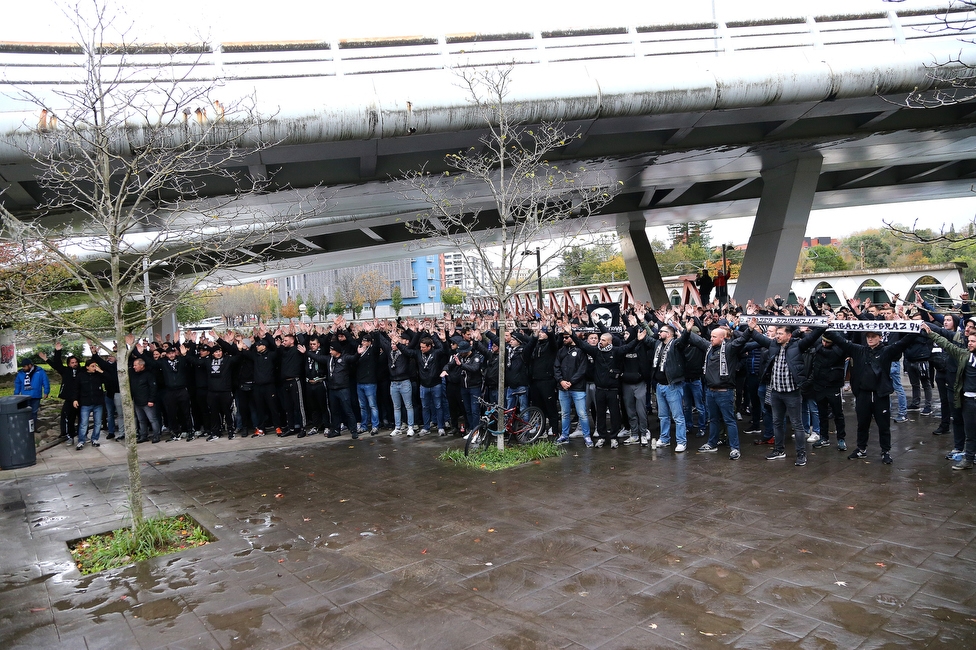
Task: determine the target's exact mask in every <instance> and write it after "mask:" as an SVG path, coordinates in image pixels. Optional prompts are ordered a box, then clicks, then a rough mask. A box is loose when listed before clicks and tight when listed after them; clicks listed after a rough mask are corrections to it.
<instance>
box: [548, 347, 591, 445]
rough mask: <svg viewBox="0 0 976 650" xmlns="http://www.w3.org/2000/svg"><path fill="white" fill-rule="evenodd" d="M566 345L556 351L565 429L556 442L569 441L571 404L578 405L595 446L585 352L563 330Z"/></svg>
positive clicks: (582, 426) (584, 428)
mask: <svg viewBox="0 0 976 650" xmlns="http://www.w3.org/2000/svg"><path fill="white" fill-rule="evenodd" d="M562 337H563V345H562V347H561V348H559V351H558V352H557V353H556V363H555V366H554V367H553V374H554V375H555V377H556V382H557V385H558V386H559V409H560V411H562V432H561V434H560V436H559V439H558V440H556V444H560V445H565V444H568V443H569V423H570V416H571V412H570V409H571V408H575V409H576V417H578V418H579V425H580V429H582V431H583V438H584V440H586V446H587V447H592V446H593V439H592V438H591V437H590V418H589V415H588V414H587V410H586V367H587V363H588V362H587V360H586V355H585V354H583V352H582V351H580V349H579V348H578V347H577V346H576V343H574V342H573V336H572V334H569V333H567V332H563V335H562Z"/></svg>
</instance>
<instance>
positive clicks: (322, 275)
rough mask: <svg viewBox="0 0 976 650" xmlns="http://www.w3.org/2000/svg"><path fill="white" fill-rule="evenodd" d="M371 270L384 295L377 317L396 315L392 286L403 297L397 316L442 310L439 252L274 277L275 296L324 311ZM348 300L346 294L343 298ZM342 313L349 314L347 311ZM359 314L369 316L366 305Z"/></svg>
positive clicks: (347, 292)
mask: <svg viewBox="0 0 976 650" xmlns="http://www.w3.org/2000/svg"><path fill="white" fill-rule="evenodd" d="M371 271H375V272H376V274H377V275H378V276H379V278H381V279H382V280H383V281H385V287H384V290H383V291H382V295H383V296H384V298H383V299H382V300H380V302H379V304H378V305H377V308H376V316H377V318H392V317H394V316H395V315H396V314H394V312H393V309H392V307H391V306H390V296H391V294H392V292H393V287H395V286H399V287H400V295H401V297H402V299H403V308H402V309H401V310H400V315H401V316H424V315H439V314H440V313H442V312H443V305H442V304H441V286H442V277H443V276H442V274H441V271H442V262H441V260H440V256H439V255H425V256H422V257H415V258H412V259H404V260H397V261H394V262H376V263H373V264H364V265H362V266H354V267H348V268H343V269H330V270H328V271H314V272H311V273H302V274H299V275H289V276H285V277H283V278H279V279H278V297H279V298H280V299H281V302H282V304H284V303H287V302H288V300H289V299H296V298H300V299H301V301H302V302H305V303H306V304H308V303H311V304H312V305H314V306H315V311H316V312H317V313H320V314H321V313H325V312H326V311H328V310H330V309H331V307H332V304H333V303H334V301H335V298H336V296H337V294H340V295H343V296H351V295H353V293H354V292H355V291H356V290H357V288H358V287H360V285H361V283H362V282H363V281H364V279H365V278H368V277H369V276H372V275H373V274H372V273H370V272H371ZM360 293H362V291H361V290H360ZM348 301H349V299H348V297H347V298H346V302H348ZM346 313H347V315H350V314H351V312H350V311H347V312H346ZM363 315H364V316H366V317H369V316H371V312H370V310H369V308H368V307H366V308H365V309H364V311H363Z"/></svg>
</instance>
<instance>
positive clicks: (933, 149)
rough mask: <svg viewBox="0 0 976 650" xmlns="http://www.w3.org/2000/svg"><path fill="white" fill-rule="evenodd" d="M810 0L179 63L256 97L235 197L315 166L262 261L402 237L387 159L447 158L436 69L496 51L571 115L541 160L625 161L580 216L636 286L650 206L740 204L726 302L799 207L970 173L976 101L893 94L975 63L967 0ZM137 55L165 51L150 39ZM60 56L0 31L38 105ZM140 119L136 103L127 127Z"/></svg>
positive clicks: (787, 236) (793, 226) (283, 200)
mask: <svg viewBox="0 0 976 650" xmlns="http://www.w3.org/2000/svg"><path fill="white" fill-rule="evenodd" d="M730 4H732V3H730ZM817 4H818V3H810V4H809V6H808V7H807V9H806V10H803V11H798V10H796V9H795V7H796V6H797V5H789V6H788V7H784V8H783V9H782V10H781V12H780V13H779V14H778V15H776V16H768V17H765V18H763V19H760V20H757V19H754V18H750V19H737V18H736V17H735V16H734V15H730V16H726V17H724V18H722V19H715V20H713V21H705V22H696V23H694V24H653V23H647V24H632V23H628V22H627V21H626V20H625V19H623V18H621V19H620V20H619V21H618V22H612V17H611V18H608V19H607V20H611V22H610V23H606V24H603V25H600V26H597V27H593V28H585V29H578V30H552V31H545V30H536V31H526V30H524V29H522V28H521V26H520V25H519V24H518V23H517V21H515V20H514V19H513V25H512V28H511V30H510V31H507V32H504V33H496V34H436V35H431V36H420V37H414V38H395V39H360V40H356V39H332V40H323V41H309V42H297V43H296V42H288V43H231V42H227V43H217V44H213V45H206V46H204V45H201V46H199V47H197V48H195V49H194V50H193V51H192V52H190V53H189V54H187V55H186V61H184V63H185V64H187V65H189V62H190V61H191V60H197V59H199V61H198V70H197V74H199V75H201V76H203V77H204V78H212V79H215V80H218V81H219V82H220V84H221V93H225V92H226V96H225V97H231V98H233V97H244V96H248V95H252V94H254V95H256V97H257V101H258V107H259V109H260V110H262V111H263V112H265V113H266V114H275V117H274V118H273V119H272V121H271V123H270V125H269V129H268V131H267V132H266V133H265V134H264V135H265V136H266V137H268V138H269V139H271V140H274V141H279V142H280V144H278V145H277V146H275V147H273V148H272V149H270V150H266V151H263V152H262V153H261V154H260V155H257V156H253V157H252V158H249V159H246V160H243V161H241V163H240V168H239V169H238V170H237V171H239V172H240V173H242V174H244V175H249V176H250V177H252V178H268V179H270V183H271V184H270V187H269V190H270V191H269V192H268V193H265V194H263V195H261V196H254V197H247V198H244V199H241V200H240V201H239V205H238V206H235V207H238V208H239V207H240V206H241V205H243V206H244V207H253V209H255V210H259V209H264V210H268V209H275V210H276V209H281V210H284V209H287V206H288V205H290V204H291V203H293V202H294V201H295V200H296V196H297V192H296V190H294V189H289V188H307V187H311V186H314V185H316V184H318V183H321V184H322V185H323V186H322V189H320V190H316V192H317V193H321V194H322V195H323V196H325V195H328V196H330V197H332V198H331V200H330V201H329V202H328V204H327V205H326V207H325V208H324V209H323V210H321V211H320V213H319V214H317V215H316V216H315V218H313V219H311V220H310V221H309V222H308V224H307V225H306V227H305V228H304V229H303V231H302V232H301V240H300V241H301V246H299V247H297V250H296V251H295V253H294V254H295V255H296V256H300V257H296V258H294V259H285V260H281V261H280V262H279V263H278V269H279V270H280V273H281V274H285V273H293V272H294V269H296V268H303V269H316V268H334V267H341V266H348V265H351V264H354V263H357V264H358V263H361V262H362V261H363V260H367V259H368V260H370V261H379V260H385V259H395V258H402V257H403V256H406V255H412V254H414V251H415V250H416V249H417V248H419V247H420V246H421V244H420V243H419V242H417V241H416V239H415V237H416V235H414V234H413V233H411V232H410V231H409V230H408V229H407V228H406V227H405V226H404V224H403V221H404V218H405V217H409V216H411V215H412V214H415V213H416V211H417V209H418V207H420V204H418V203H416V202H411V200H409V199H404V198H403V197H402V196H401V190H400V188H398V187H397V186H395V185H393V184H391V183H390V179H391V178H393V177H396V176H398V175H399V173H400V172H401V171H402V170H407V169H415V168H417V167H418V166H419V165H421V164H424V163H427V164H428V169H430V170H431V171H438V170H440V169H444V163H443V160H444V155H445V154H447V153H451V152H455V151H458V150H460V149H466V148H467V147H469V146H472V145H475V144H477V142H478V138H479V136H480V135H482V133H483V127H482V125H481V124H480V123H479V119H480V118H479V117H478V114H477V113H476V111H474V110H473V109H472V108H471V107H470V106H469V105H468V103H467V102H466V98H465V96H464V93H463V92H462V91H461V90H460V89H459V88H457V86H456V81H457V79H456V77H455V76H454V74H453V72H452V70H451V69H452V68H453V67H455V66H488V65H504V64H508V63H513V62H514V64H515V73H514V83H513V91H514V92H513V100H514V101H517V102H519V103H520V104H522V106H523V107H524V108H525V109H526V110H527V111H528V114H529V115H531V116H532V117H531V121H544V120H554V119H560V120H563V121H565V122H566V124H567V125H568V127H569V129H570V131H573V130H578V131H579V133H580V134H581V135H582V137H580V138H577V139H574V140H572V141H571V142H570V143H569V144H567V145H566V146H565V147H563V148H562V149H561V150H560V151H558V152H555V154H554V156H553V159H555V160H562V161H571V162H576V161H600V162H601V163H603V164H604V165H605V166H606V171H608V172H609V173H610V174H611V176H612V177H613V178H614V179H615V180H620V181H623V183H624V191H623V192H622V193H621V194H620V196H618V197H617V198H616V199H615V200H614V201H613V203H611V204H610V205H609V206H607V208H606V209H605V210H604V211H603V212H602V214H601V215H599V216H598V217H597V218H595V219H593V224H592V226H593V227H594V228H596V229H616V231H617V232H618V233H619V234H620V236H621V243H622V249H623V251H624V254H625V259H626V262H627V267H628V272H629V274H630V277H631V278H632V280H631V284H632V286H633V290H634V294H635V296H637V297H641V296H650V297H652V299H653V300H654V301H655V302H663V301H665V300H666V299H667V295H666V292H665V290H664V286H663V283H662V282H661V280H660V276H659V274H658V273H657V268H656V264H654V263H653V253H652V252H651V250H650V246H649V243H648V241H647V236H646V232H645V229H646V228H647V227H648V226H657V225H665V224H672V223H680V222H687V221H696V220H707V219H719V218H731V217H742V216H751V215H756V216H757V218H756V221H755V225H754V227H753V232H752V233H751V236H750V239H749V252H748V254H747V256H746V258H745V263H744V265H743V269H742V274H741V276H740V280H739V285H738V287H737V289H736V298H738V299H740V300H745V299H746V298H762V297H764V296H766V295H769V294H773V293H781V294H785V293H787V292H788V291H789V281H790V279H791V278H792V276H793V269H794V267H795V264H796V259H797V256H798V254H799V250H800V242H801V239H802V237H803V234H804V227H805V224H806V220H807V217H808V215H809V212H810V210H811V209H816V208H826V207H841V206H850V205H863V204H874V203H885V202H900V201H911V200H922V199H930V198H945V197H955V196H967V195H969V194H970V193H971V191H972V190H971V188H972V186H973V182H974V178H976V137H974V136H976V125H974V124H973V117H974V116H976V105H970V104H966V103H962V104H960V103H955V102H942V103H939V105H937V106H935V107H932V108H930V109H928V110H915V109H910V108H908V107H906V105H905V98H906V96H907V95H908V94H909V93H912V92H918V93H921V94H922V96H924V97H928V98H933V97H935V95H934V93H935V90H936V89H937V88H939V87H940V83H939V81H938V79H939V78H946V77H948V78H956V79H964V80H965V79H968V78H970V77H972V76H974V72H973V70H972V68H971V66H974V65H976V47H974V46H973V45H972V44H971V43H970V40H971V38H972V31H973V30H972V29H971V27H970V24H971V23H972V20H973V18H974V17H976V16H974V14H973V13H972V12H970V11H967V10H966V7H959V6H957V5H955V4H950V3H948V2H934V3H933V2H925V1H921V0H915V1H909V2H904V3H899V4H887V3H883V2H881V1H880V0H879V1H877V2H874V1H870V0H858V1H852V2H851V3H849V6H850V7H851V9H850V10H849V13H845V14H838V15H818V14H817V9H816V7H817ZM729 12H730V13H731V14H734V9H730V10H729ZM947 25H948V27H949V28H947ZM135 56H136V58H137V59H139V60H140V62H142V63H145V64H146V65H153V64H154V63H159V62H161V61H163V58H161V57H162V55H161V54H160V53H159V52H158V51H155V50H153V49H151V48H150V49H148V50H146V52H145V53H143V54H139V55H135ZM77 63H78V54H77V52H76V51H74V50H72V48H71V47H70V46H60V45H56V44H55V45H51V44H16V43H5V44H0V65H2V67H3V70H4V78H3V81H2V84H3V85H5V86H7V87H8V88H9V87H10V85H11V84H17V83H28V82H29V83H31V84H32V89H33V90H34V91H35V92H37V93H38V94H40V95H41V96H42V97H45V96H47V97H51V104H50V105H51V107H52V108H54V109H55V110H57V104H56V99H54V95H53V92H52V91H53V89H54V88H56V87H64V86H65V85H68V86H70V84H71V83H74V81H75V77H74V75H75V74H76V70H75V69H74V68H72V66H73V65H75V64H77ZM944 85H945V84H942V86H944ZM0 90H2V89H0ZM225 103H226V100H225ZM0 108H2V109H3V112H0V133H2V134H3V136H2V137H0V189H3V190H4V194H3V195H2V196H0V201H3V203H4V205H5V206H7V207H8V208H10V209H11V210H13V211H14V212H15V213H16V214H18V215H19V216H21V217H22V218H25V219H29V218H32V217H34V216H36V208H37V206H38V204H39V202H40V201H41V200H42V198H43V193H42V190H41V188H40V186H39V184H38V183H37V179H36V170H34V169H33V168H32V167H31V165H30V163H29V161H27V160H26V159H25V157H24V156H23V154H22V153H21V152H22V150H23V149H25V148H28V147H29V146H30V145H31V144H32V142H33V141H34V139H36V138H37V134H36V132H34V126H35V125H36V124H37V111H38V107H25V106H23V105H17V106H14V105H11V104H10V103H9V102H3V103H0ZM139 137H140V125H139V124H138V123H136V122H135V121H134V122H133V124H132V128H131V133H130V134H129V140H130V142H131V144H132V145H133V146H138V143H139ZM222 187H226V186H225V185H223V184H221V183H213V184H212V186H210V187H209V190H210V191H211V192H213V193H214V194H215V195H217V194H220V193H221V191H222V189H221V188H222ZM460 189H461V191H469V192H474V193H475V194H476V195H477V196H481V197H482V198H484V199H485V200H487V199H488V197H487V195H486V194H485V193H484V191H483V189H482V188H477V187H462V188H460ZM479 192H480V194H479ZM164 198H165V197H164ZM159 211H160V214H161V215H162V216H165V212H166V206H165V204H163V205H162V206H161V207H160V210H159ZM67 216H68V217H70V215H67ZM64 217H65V215H61V218H64ZM757 253H758V254H757ZM241 271H242V273H246V272H247V271H248V269H247V268H246V267H243V268H242V269H241Z"/></svg>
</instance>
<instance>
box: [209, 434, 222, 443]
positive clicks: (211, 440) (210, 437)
mask: <svg viewBox="0 0 976 650" xmlns="http://www.w3.org/2000/svg"><path fill="white" fill-rule="evenodd" d="M218 439H220V436H219V435H217V434H216V433H211V434H210V435H209V436H207V442H213V441H214V440H218Z"/></svg>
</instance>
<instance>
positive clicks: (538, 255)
mask: <svg viewBox="0 0 976 650" xmlns="http://www.w3.org/2000/svg"><path fill="white" fill-rule="evenodd" d="M531 254H532V251H531V250H524V251H522V257H525V256H526V255H531ZM535 279H536V282H537V284H538V291H539V313H540V314H541V313H542V249H541V248H538V247H537V248H536V249H535Z"/></svg>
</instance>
